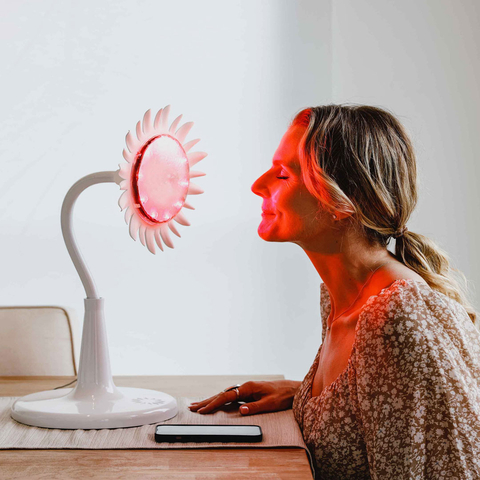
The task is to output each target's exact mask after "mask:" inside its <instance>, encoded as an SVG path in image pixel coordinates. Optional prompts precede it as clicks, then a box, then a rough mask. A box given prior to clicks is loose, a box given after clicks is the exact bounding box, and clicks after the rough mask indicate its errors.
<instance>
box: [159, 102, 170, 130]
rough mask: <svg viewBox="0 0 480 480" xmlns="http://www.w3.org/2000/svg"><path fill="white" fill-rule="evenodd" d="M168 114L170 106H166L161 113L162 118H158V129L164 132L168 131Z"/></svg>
mask: <svg viewBox="0 0 480 480" xmlns="http://www.w3.org/2000/svg"><path fill="white" fill-rule="evenodd" d="M169 113H170V105H167V106H166V107H165V108H164V109H163V112H162V116H161V118H160V125H159V127H160V129H161V130H164V131H165V132H166V131H167V130H168V115H169Z"/></svg>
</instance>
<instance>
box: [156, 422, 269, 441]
mask: <svg viewBox="0 0 480 480" xmlns="http://www.w3.org/2000/svg"><path fill="white" fill-rule="evenodd" d="M155 441H156V442H242V443H243V442H261V441H262V429H261V428H260V427H259V426H258V425H199V424H193V425H185V424H181V425H173V424H162V425H157V427H156V428H155Z"/></svg>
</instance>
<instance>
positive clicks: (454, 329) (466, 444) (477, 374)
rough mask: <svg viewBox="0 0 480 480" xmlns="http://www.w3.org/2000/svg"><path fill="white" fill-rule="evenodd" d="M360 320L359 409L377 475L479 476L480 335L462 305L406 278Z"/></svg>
mask: <svg viewBox="0 0 480 480" xmlns="http://www.w3.org/2000/svg"><path fill="white" fill-rule="evenodd" d="M359 322H361V324H360V325H358V331H357V341H356V345H355V350H356V351H355V360H356V361H355V382H356V389H357V400H358V403H357V412H356V414H357V416H358V418H359V421H360V425H361V427H362V430H363V435H364V440H365V444H366V448H367V455H368V463H369V468H370V474H371V477H372V478H373V479H382V480H383V479H395V480H399V479H427V478H428V479H430V478H436V479H443V478H444V479H449V480H452V479H470V478H472V479H473V478H480V461H479V459H480V360H479V359H480V347H479V344H480V342H479V332H478V331H477V330H476V329H475V327H474V326H473V324H472V322H471V321H470V319H469V317H468V315H467V314H466V312H465V310H464V309H463V307H461V306H460V305H459V304H458V303H456V302H454V301H453V300H450V299H448V298H447V297H445V296H443V295H441V294H439V293H438V292H434V291H433V290H431V289H429V288H428V287H427V288H426V289H424V290H423V289H422V288H421V287H419V285H418V284H417V285H415V284H413V285H412V284H410V285H409V286H405V285H399V286H398V288H395V289H394V290H393V291H391V292H389V293H388V295H385V296H383V297H379V298H377V299H376V301H374V302H372V303H371V304H370V305H368V306H367V307H366V308H365V309H364V312H363V316H361V318H360V319H359Z"/></svg>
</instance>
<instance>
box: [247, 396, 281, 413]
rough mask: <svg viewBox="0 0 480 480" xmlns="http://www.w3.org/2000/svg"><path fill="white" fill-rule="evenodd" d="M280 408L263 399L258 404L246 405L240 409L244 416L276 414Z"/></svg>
mask: <svg viewBox="0 0 480 480" xmlns="http://www.w3.org/2000/svg"><path fill="white" fill-rule="evenodd" d="M276 411H278V406H277V405H276V404H275V403H274V402H272V401H271V400H268V399H262V400H259V401H258V402H250V403H244V404H243V405H242V406H241V407H240V413H241V414H242V415H256V414H258V413H266V412H276Z"/></svg>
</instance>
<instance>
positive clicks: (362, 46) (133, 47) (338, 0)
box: [0, 0, 480, 380]
mask: <svg viewBox="0 0 480 480" xmlns="http://www.w3.org/2000/svg"><path fill="white" fill-rule="evenodd" d="M0 6H1V8H2V17H1V18H0V39H1V40H2V41H1V43H0V60H1V63H2V84H1V85H2V90H1V92H2V93H1V94H0V95H1V96H0V98H1V102H2V109H1V112H2V115H1V116H0V159H1V173H2V175H1V177H0V191H1V196H0V228H1V231H2V234H1V236H0V251H1V252H2V253H1V257H0V258H1V271H2V275H0V304H2V305H13V304H62V305H67V306H70V307H73V308H75V309H76V310H77V312H78V315H79V317H81V315H82V312H83V298H84V296H85V293H84V291H83V287H82V285H81V283H80V280H79V278H78V276H77V274H76V272H75V270H74V267H73V265H72V263H71V261H70V258H69V256H68V254H67V252H66V249H65V246H64V244H63V240H62V237H61V232H60V207H61V203H62V201H63V197H64V195H65V193H66V192H67V190H68V188H69V187H70V186H71V185H72V184H73V183H74V182H75V181H76V180H78V179H79V178H80V177H82V176H84V175H87V174H89V173H92V172H95V171H101V170H114V169H116V168H117V165H118V163H119V162H121V161H122V157H121V151H122V148H123V146H124V136H125V133H126V131H127V130H128V129H132V128H134V125H135V122H136V121H137V120H138V119H139V118H140V117H141V116H142V115H143V113H144V111H145V110H147V109H148V108H153V109H158V108H160V107H162V106H164V105H166V104H168V103H171V104H172V119H173V118H174V116H176V115H178V114H180V113H184V115H185V116H184V120H185V121H190V120H193V121H195V122H196V124H195V126H194V128H193V130H192V132H191V134H190V135H189V138H195V137H197V136H198V137H200V138H201V139H202V141H201V142H200V143H199V144H198V146H197V147H195V148H198V149H199V150H204V151H206V152H208V153H209V156H208V157H207V158H206V159H205V160H204V161H203V162H201V163H200V164H199V166H198V169H200V170H204V171H205V172H206V173H207V176H206V177H203V178H200V179H197V181H196V183H198V184H199V185H201V186H202V187H203V188H204V189H205V192H206V193H205V194H204V195H201V196H197V197H195V198H194V200H193V201H192V203H194V205H195V206H196V207H197V210H196V211H194V212H190V211H187V216H188V218H189V219H190V221H191V223H192V226H191V227H181V226H180V227H179V229H180V231H181V233H182V238H181V239H178V238H176V237H174V240H175V245H176V247H175V250H168V251H166V252H164V253H159V254H157V255H156V256H152V255H151V254H150V253H149V252H148V251H147V250H146V249H145V248H144V247H142V246H141V245H140V243H134V242H133V241H132V240H131V239H130V237H129V235H128V232H127V228H126V225H125V224H124V222H123V218H122V214H121V213H120V211H119V208H118V206H117V199H118V196H119V190H118V187H116V186H114V185H112V184H110V185H100V186H95V187H92V188H91V189H89V191H87V192H85V193H84V194H83V195H82V197H81V198H80V199H79V201H78V202H77V206H76V210H75V229H76V232H77V237H78V241H79V245H80V248H81V250H82V252H83V253H84V256H85V258H86V260H87V263H88V264H89V266H90V268H91V270H92V273H93V275H94V278H95V280H96V283H97V287H98V289H99V292H100V294H101V295H102V296H103V297H104V298H105V299H106V316H107V329H108V335H109V345H110V353H111V363H112V371H113V374H115V375H121V374H124V375H135V374H139V375H147V374H152V375H153V374H166V375H170V374H171V375H175V374H277V373H279V374H284V375H285V376H286V378H292V379H296V380H300V379H302V378H303V377H304V375H305V373H306V371H307V370H308V368H309V367H310V365H311V362H312V360H313V357H314V356H315V353H316V351H317V349H318V346H319V345H320V341H321V325H320V318H319V284H320V279H319V277H318V275H317V273H316V272H315V271H314V269H313V267H312V266H311V265H310V263H309V261H308V259H307V257H306V256H305V254H304V253H303V252H302V251H301V250H300V249H299V248H298V247H297V246H296V245H293V244H274V243H265V242H263V241H262V240H261V239H260V238H259V237H258V236H257V233H256V229H257V226H258V223H259V221H260V205H261V199H260V198H259V197H256V196H255V195H253V194H252V193H251V191H250V186H251V184H252V183H253V181H254V180H255V179H256V178H257V177H258V175H260V174H261V173H262V172H263V171H264V170H265V169H267V168H268V166H269V164H270V162H271V159H272V155H273V152H274V151H275V149H276V147H277V145H278V142H279V140H280V138H281V136H282V134H283V132H284V130H285V128H286V126H287V124H288V122H289V121H290V119H291V118H292V115H293V114H294V113H295V112H296V111H298V110H299V109H301V108H302V107H305V106H309V105H316V104H322V103H330V102H332V101H334V102H357V103H370V104H376V105H380V106H384V107H387V108H390V109H391V110H393V112H394V113H396V114H398V115H399V116H400V118H401V120H402V121H403V122H404V123H405V124H406V126H407V128H408V129H409V130H410V131H411V132H412V135H413V139H414V142H415V145H416V147H417V151H418V156H419V166H420V177H421V180H422V186H421V196H420V202H419V206H418V209H417V212H416V214H415V216H414V218H412V221H411V222H410V224H409V227H410V228H411V229H412V230H415V231H418V232H421V233H425V234H427V235H429V236H431V237H432V238H433V239H435V240H437V241H439V243H440V244H441V245H442V246H443V247H444V248H445V249H446V250H447V251H448V252H449V253H450V254H451V256H452V258H453V260H454V263H455V264H456V265H457V266H458V267H459V268H460V269H462V270H463V271H464V272H465V274H466V275H467V276H468V277H469V278H470V279H471V280H472V281H473V282H474V284H476V285H477V286H478V285H480V272H479V269H478V266H479V261H478V260H479V255H480V254H479V251H478V248H477V247H476V238H477V234H478V228H479V227H478V220H477V219H478V214H477V211H478V207H479V206H480V205H479V193H478V188H477V185H476V178H478V168H479V167H478V166H477V165H478V162H477V158H476V155H477V151H478V150H479V148H478V147H479V146H480V145H479V138H478V134H477V132H478V130H479V128H478V127H479V116H478V111H479V107H480V105H479V102H480V99H479V92H478V89H477V85H476V78H477V76H478V67H479V60H478V55H477V54H476V52H478V51H479V48H478V47H479V45H478V43H479V37H478V34H477V33H476V30H475V27H478V23H479V22H478V7H477V6H476V4H475V3H474V2H473V1H472V2H467V1H462V2H454V1H450V2H447V1H443V0H442V1H438V0H425V1H422V2H418V1H415V2H414V1H411V0H408V1H404V2H393V1H386V0H369V1H365V0H335V1H334V2H333V10H332V9H331V7H330V0H323V1H322V2H317V1H315V0H302V1H292V0H283V1H280V0H269V1H267V0H262V1H261V2H260V1H257V0H248V1H246V0H243V1H240V0H238V1H228V2H223V1H221V0H218V1H203V2H195V1H193V0H191V1H183V2H170V1H168V2H167V1H162V2H159V1H153V0H149V1H137V2H133V1H126V0H122V1H118V0H117V1H113V0H112V1H102V2H96V1H84V2H81V3H80V2H73V1H70V2H55V1H41V2H38V1H33V0H28V1H24V2H10V1H6V0H4V1H2V2H0ZM477 30H478V29H477ZM332 45H333V46H332ZM477 306H478V303H477Z"/></svg>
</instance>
